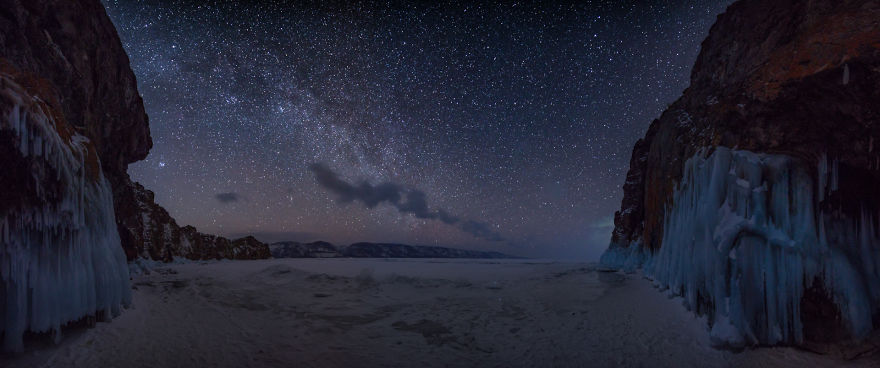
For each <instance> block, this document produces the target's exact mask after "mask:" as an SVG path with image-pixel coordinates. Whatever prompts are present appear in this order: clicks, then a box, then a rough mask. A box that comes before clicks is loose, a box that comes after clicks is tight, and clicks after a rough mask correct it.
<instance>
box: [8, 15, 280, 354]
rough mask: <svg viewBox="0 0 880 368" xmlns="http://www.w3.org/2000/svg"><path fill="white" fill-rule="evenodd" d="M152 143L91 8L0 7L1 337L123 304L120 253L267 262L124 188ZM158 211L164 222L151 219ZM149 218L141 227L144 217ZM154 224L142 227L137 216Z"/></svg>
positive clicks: (133, 89) (120, 61)
mask: <svg viewBox="0 0 880 368" xmlns="http://www.w3.org/2000/svg"><path fill="white" fill-rule="evenodd" d="M151 146H152V140H151V138H150V132H149V126H148V121H147V115H146V113H145V112H144V107H143V102H142V100H141V97H140V95H139V94H138V91H137V84H136V82H135V76H134V73H133V72H132V70H131V68H130V67H129V61H128V56H126V54H125V51H124V50H123V48H122V44H121V43H120V40H119V37H118V36H117V34H116V30H115V28H114V27H113V24H112V23H111V22H110V19H109V18H108V17H107V15H106V13H105V10H104V7H103V6H102V5H101V3H100V2H99V1H97V0H27V1H23V0H0V173H2V174H0V188H2V190H0V270H2V272H0V336H2V337H3V349H4V350H10V351H20V350H21V349H22V348H23V345H22V339H21V337H22V335H23V334H24V332H25V331H33V332H49V331H54V335H55V336H56V338H60V336H61V335H60V329H61V327H62V326H64V325H65V324H67V323H70V322H74V321H76V320H78V319H80V318H84V317H87V316H93V317H95V316H96V317H103V316H111V315H115V314H118V313H119V311H120V307H121V306H124V305H126V304H128V303H129V302H130V297H131V294H130V293H131V291H130V285H129V277H128V269H127V266H126V263H125V259H126V256H125V253H124V252H123V250H122V247H121V246H120V245H121V244H125V245H127V247H126V248H127V251H128V253H129V255H130V257H134V256H136V255H141V256H144V257H150V258H154V259H166V260H167V259H170V257H171V256H176V255H179V256H184V257H188V258H197V259H206V258H236V259H251V258H267V257H269V251H268V247H267V246H266V245H265V244H262V243H259V242H257V241H256V240H255V239H253V238H244V239H239V240H235V241H229V240H227V239H224V238H218V237H213V236H209V235H204V234H200V233H198V232H196V231H195V229H193V228H183V229H180V228H178V227H177V225H176V224H175V223H174V220H173V219H171V218H170V217H168V214H167V213H166V212H165V211H164V210H162V209H161V207H159V206H158V205H156V204H155V202H153V200H152V194H151V193H149V191H146V190H145V189H143V187H141V186H140V185H137V184H136V183H132V182H131V180H130V179H129V177H128V174H127V173H126V170H127V168H128V164H129V163H132V162H135V161H137V160H141V159H143V158H145V157H146V155H147V153H148V152H149V150H150V148H151ZM162 215H164V217H163V216H162ZM151 216H153V217H151ZM146 218H155V220H153V221H140V222H139V221H138V220H137V219H146Z"/></svg>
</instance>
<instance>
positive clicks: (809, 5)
mask: <svg viewBox="0 0 880 368" xmlns="http://www.w3.org/2000/svg"><path fill="white" fill-rule="evenodd" d="M878 138H880V3H878V2H876V1H831V0H818V1H796V0H773V1H761V0H742V1H738V2H736V3H734V4H733V5H731V6H730V7H729V8H728V9H727V11H726V12H725V13H724V14H722V15H720V16H719V17H718V20H717V22H716V23H715V25H714V26H713V27H712V29H711V31H710V33H709V36H708V37H707V38H706V40H705V41H703V44H702V47H701V52H700V55H699V56H698V58H697V61H696V64H695V65H694V69H693V72H692V74H691V85H690V87H689V88H688V89H687V90H686V91H685V92H684V94H683V95H682V97H681V98H679V99H678V100H677V101H675V102H674V103H673V104H672V105H671V106H669V108H668V109H667V110H666V111H664V112H663V113H662V115H661V116H660V118H659V119H657V120H655V121H654V122H653V123H652V124H651V126H650V128H649V129H648V132H647V134H646V136H645V138H644V139H642V140H639V141H638V143H636V146H635V148H634V149H633V154H632V159H631V161H630V169H629V172H628V173H627V179H626V180H627V181H626V183H625V184H624V199H623V202H622V205H621V209H620V211H618V212H616V213H615V217H614V224H615V229H614V232H613V234H612V239H611V245H610V247H609V250H608V251H606V253H605V254H604V255H603V258H602V261H603V263H605V264H608V265H611V266H615V267H624V268H634V267H643V266H644V268H645V269H646V271H647V273H650V274H652V277H654V278H655V281H656V282H657V283H658V284H659V285H660V286H661V287H669V288H670V289H672V290H671V291H672V292H673V293H676V294H680V295H683V296H685V297H686V299H687V300H689V302H688V304H689V306H690V308H692V309H693V310H695V311H696V312H698V313H701V314H707V315H709V316H710V324H712V325H713V326H719V328H718V329H717V331H716V332H717V335H718V336H720V335H721V334H722V332H724V331H722V328H721V327H724V326H722V325H724V324H730V325H731V326H729V327H730V330H731V331H733V332H731V334H732V336H733V335H738V336H736V337H737V338H740V339H741V341H740V343H745V344H756V343H804V342H810V341H827V340H839V339H844V338H851V337H856V338H858V337H861V336H864V335H865V334H866V333H867V331H870V330H871V328H872V327H873V325H874V323H876V322H877V321H878V320H880V318H878V317H880V315H878V314H877V312H878V305H880V273H878V270H880V241H878V240H877V239H878V238H877V229H878V220H880V151H878V149H877V148H878V147H875V145H877V144H878V143H880V142H877V140H878ZM724 147H729V148H736V150H735V151H729V150H727V148H724ZM719 149H721V150H722V151H724V152H722V153H721V154H720V155H719V156H716V155H715V153H716V152H718V150H719ZM725 152H726V153H725ZM749 160H756V161H754V162H752V161H749ZM755 162H756V163H755ZM721 167H723V168H726V169H729V170H730V171H729V173H727V174H726V175H728V176H729V177H730V178H731V180H732V181H731V180H728V179H726V178H724V177H723V175H722V174H718V173H716V174H714V175H721V176H719V177H718V178H717V179H716V180H714V181H705V182H704V181H702V179H700V175H710V173H712V172H713V169H712V168H716V169H717V168H721ZM715 171H717V170H715ZM783 172H784V173H786V174H785V175H790V177H787V178H782V177H777V176H775V175H777V174H778V175H782V174H781V173H783ZM748 173H752V174H748ZM801 174H803V175H804V177H802V178H800V179H797V180H798V181H797V182H794V183H795V184H797V185H791V184H790V182H789V181H785V180H790V181H792V182H793V180H795V179H793V178H792V177H791V176H798V175H801ZM749 175H751V176H749ZM685 179H686V180H685ZM737 179H739V181H738V180H737ZM730 183H732V184H730ZM737 188H743V190H752V191H754V193H758V192H762V191H765V192H766V191H768V190H770V189H771V188H788V189H789V191H788V192H779V193H776V192H766V193H765V194H763V195H764V197H761V198H758V197H757V194H755V195H754V196H751V197H748V196H747V197H739V196H738V194H736V193H738V192H736V191H737V190H741V189H737ZM802 189H803V190H804V192H802V191H801V190H802ZM780 190H781V189H780ZM709 193H727V194H726V195H722V196H720V197H718V198H717V199H718V203H717V205H718V208H715V209H713V211H715V213H712V214H710V215H711V216H709V215H707V214H706V212H705V211H706V210H705V209H700V208H698V207H699V205H698V204H695V203H681V202H676V199H677V198H678V199H679V200H684V199H685V198H687V199H689V200H691V201H697V202H703V201H707V200H710V199H714V197H712V198H710V197H711V196H713V195H714V194H712V195H710V194H709ZM800 195H805V196H806V197H798V196H800ZM736 198H740V199H741V200H740V202H739V203H737V202H736ZM796 198H800V199H801V200H804V201H807V200H806V199H804V198H809V201H808V202H809V203H808V205H805V206H803V207H799V206H800V204H798V203H794V201H795V200H796ZM786 201H787V202H788V204H785V203H786ZM744 203H750V204H752V205H751V207H749V206H743V204H744ZM740 207H742V208H740ZM685 208H690V209H692V211H690V210H688V211H685ZM756 208H764V209H767V210H768V211H771V213H770V214H758V213H756V211H757V210H756ZM737 209H738V210H739V211H741V212H742V213H740V214H736V213H735V212H736V211H737ZM700 211H703V212H700ZM721 211H732V212H730V213H734V214H735V215H736V216H738V217H736V216H733V215H730V216H728V215H726V214H721ZM772 211H777V212H772ZM786 211H787V212H789V213H782V212H786ZM797 211H800V212H805V211H808V212H810V213H812V215H811V216H806V217H802V218H800V219H801V220H802V223H798V224H791V226H790V227H789V228H785V227H784V226H782V225H781V224H782V223H784V222H785V221H788V220H787V219H789V218H792V216H797V215H798V214H796V213H794V212H797ZM765 215H766V216H765ZM789 215H791V216H789ZM801 215H803V213H801ZM675 216H679V217H675ZM688 216H690V217H688ZM760 216H765V217H760ZM735 217H736V218H738V219H741V220H742V223H741V224H740V225H736V224H738V223H737V222H736V221H735ZM759 217H760V218H759ZM706 218H713V219H717V221H718V222H715V223H705V224H700V225H694V226H702V227H700V229H702V231H704V232H709V233H708V234H709V235H708V236H706V237H703V235H694V236H691V237H689V238H682V237H680V236H679V235H680V234H668V233H669V232H671V231H675V232H680V231H687V230H682V229H683V227H681V226H684V224H686V223H688V222H689V221H690V222H691V223H694V222H700V221H706V220H705V219H706ZM783 218H785V219H786V220H783ZM722 221H731V223H721V222H722ZM749 221H751V225H749V226H746V225H745V224H746V223H748V222H749ZM728 225H730V226H734V225H736V226H741V227H740V228H738V229H739V231H738V232H734V233H731V234H728V235H729V236H730V237H732V239H727V238H725V236H726V235H725V234H726V233H725V231H726V230H729V229H728V228H726V227H725V226H728ZM750 226H751V228H750V229H751V230H748V229H747V228H749V227H750ZM688 229H693V228H688ZM770 230H773V231H776V232H775V233H773V234H770ZM807 230H809V231H807ZM753 238H754V239H759V240H760V242H763V244H766V249H777V248H778V249H777V250H780V249H781V250H783V251H784V253H786V254H794V255H795V256H793V257H788V256H779V257H775V256H771V255H769V254H765V255H764V256H761V257H758V258H756V259H763V260H764V261H760V262H765V261H766V262H769V263H767V264H762V265H760V266H762V267H764V268H765V269H764V271H763V273H761V274H759V275H757V276H755V277H758V278H759V279H761V280H764V281H765V283H764V284H762V283H760V282H759V283H757V284H755V285H758V286H757V287H759V288H764V290H765V291H766V290H771V289H769V288H770V286H767V284H766V282H770V281H768V280H773V279H771V278H770V277H769V276H768V275H769V274H770V273H774V274H775V275H777V276H778V275H781V274H785V275H788V276H792V277H795V278H797V277H801V278H802V279H803V280H800V281H797V280H795V281H791V283H790V284H786V285H784V286H782V283H783V282H782V281H779V282H780V284H779V285H771V286H772V287H779V289H778V290H777V289H773V290H776V291H779V292H783V293H789V294H790V298H789V299H787V300H783V301H780V302H779V303H778V306H779V307H780V308H790V309H789V310H788V311H787V312H785V313H782V312H780V315H779V318H781V319H782V321H779V323H778V324H776V325H773V324H772V323H771V322H768V321H767V320H766V319H765V320H762V322H761V323H763V324H764V326H759V324H760V323H759V322H757V321H758V320H760V319H761V318H759V317H758V316H756V315H752V314H749V313H753V314H759V313H765V314H766V313H768V312H767V311H768V310H772V308H771V307H777V305H773V306H771V304H773V303H775V302H772V301H769V300H768V298H767V297H766V296H760V295H759V294H760V293H758V294H757V295H746V296H742V299H741V300H737V301H736V303H740V304H741V305H739V306H733V307H731V306H730V305H729V304H730V303H731V302H730V301H729V300H730V299H724V298H730V297H732V296H733V291H732V289H735V287H733V286H732V285H734V284H736V285H740V284H741V283H742V282H743V280H744V277H745V276H744V273H747V271H744V270H745V268H743V267H746V266H747V265H745V262H746V260H745V259H744V258H743V257H744V256H743V254H742V253H745V252H747V250H748V249H751V248H755V247H761V246H760V245H758V244H754V245H749V246H743V244H746V243H750V242H752V240H750V239H753ZM701 239H702V240H701ZM780 239H785V240H786V241H785V242H782V243H780V242H777V241H779V240H780ZM727 241H729V242H730V244H729V246H730V249H729V251H730V253H729V254H723V255H719V254H716V253H718V252H720V250H718V249H720V247H721V245H720V244H721V243H724V242H727ZM760 242H758V243H760ZM667 243H668V244H667ZM783 243H784V244H783ZM682 244H684V245H682ZM774 244H775V245H774ZM684 249H690V252H691V253H690V254H689V255H688V253H686V252H684ZM700 249H715V250H713V251H711V252H708V253H706V256H707V257H721V259H723V260H724V261H723V262H721V261H719V262H715V261H714V260H713V261H711V262H710V263H712V264H716V263H717V264H718V265H719V266H718V267H719V268H717V269H713V270H708V271H707V270H703V271H705V272H708V274H705V275H704V274H700V272H703V271H700V272H697V271H694V270H693V266H694V265H703V264H706V263H707V261H706V260H705V259H698V258H697V256H696V254H697V253H694V252H695V250H700ZM753 251H756V250H754V249H753ZM676 252H682V253H681V254H678V253H676ZM768 252H769V251H768ZM673 253H675V256H677V257H681V258H680V259H677V260H676V261H674V262H672V261H670V259H671V258H670V257H673ZM699 254H702V253H699ZM738 256H739V258H737V257H738ZM774 257H775V258H774ZM746 258H747V257H746ZM713 259H714V258H713ZM756 262H757V261H756ZM793 263H798V264H799V265H802V266H803V267H801V266H798V267H795V268H797V269H796V270H795V269H792V268H790V267H789V266H790V265H791V264H793ZM752 266H754V267H758V265H752ZM670 269H675V270H680V271H682V272H672V273H670ZM687 270H690V273H688V272H686V271H687ZM716 273H720V274H716ZM725 273H726V274H725ZM843 274H846V275H847V276H846V277H847V278H851V280H849V281H846V282H843V281H842V279H843V276H842V275H843ZM835 277H836V279H834V280H832V278H835ZM776 280H777V281H778V280H779V279H776ZM710 282H717V283H718V285H722V286H723V285H726V286H725V287H721V289H724V290H723V291H713V290H715V289H714V287H709V286H706V285H705V284H706V283H710ZM786 282H787V281H786ZM701 283H702V284H701ZM761 285H764V286H761ZM844 289H846V290H844ZM746 304H753V305H757V306H758V307H755V308H751V307H749V308H744V309H742V310H739V312H743V313H745V315H741V316H739V315H733V316H732V315H731V314H736V313H739V312H733V311H734V310H736V309H737V308H739V307H740V306H742V305H746ZM856 306H858V307H856ZM832 307H833V308H832ZM862 307H863V308H866V309H867V310H864V311H857V310H856V309H857V308H862ZM817 311H821V313H820V312H817ZM832 311H833V313H832ZM847 313H849V314H847ZM829 314H831V315H832V316H831V317H829ZM856 315H858V316H856ZM716 317H717V318H716ZM722 319H733V322H729V323H728V322H727V321H725V322H723V323H721V322H718V321H721V320H722ZM816 326H826V327H828V328H816ZM832 327H833V328H832ZM774 329H778V331H775V330H774ZM822 331H828V332H827V333H826V332H822ZM734 340H735V339H734Z"/></svg>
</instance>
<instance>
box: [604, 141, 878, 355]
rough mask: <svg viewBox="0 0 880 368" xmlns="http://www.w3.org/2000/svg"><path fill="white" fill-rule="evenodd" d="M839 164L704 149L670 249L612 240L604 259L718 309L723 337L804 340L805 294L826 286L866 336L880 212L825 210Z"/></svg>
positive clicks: (713, 313)
mask: <svg viewBox="0 0 880 368" xmlns="http://www.w3.org/2000/svg"><path fill="white" fill-rule="evenodd" d="M710 152H711V153H710ZM836 168H837V163H836V161H834V160H829V159H828V158H826V157H825V156H824V155H823V156H822V158H821V159H820V160H819V167H818V168H812V167H810V166H809V165H807V164H805V163H804V162H803V161H801V160H798V159H796V158H793V157H789V156H785V155H771V154H756V153H752V152H748V151H738V150H731V149H728V148H724V147H717V148H714V149H713V150H707V149H703V150H701V151H700V152H698V153H697V154H696V155H695V156H694V157H692V158H690V159H689V160H688V161H687V162H686V163H685V165H684V172H683V176H682V180H681V182H680V183H679V185H678V187H677V189H676V191H675V193H674V197H673V201H672V204H671V205H670V206H668V207H667V209H666V216H665V219H664V224H663V237H662V243H661V244H662V246H661V247H660V249H659V251H656V252H655V253H653V254H652V253H651V252H650V251H647V250H642V249H644V248H642V247H639V246H637V244H630V245H629V246H628V247H620V246H612V247H610V248H609V250H608V251H607V252H606V253H605V254H604V255H603V257H602V262H603V263H604V264H606V265H609V266H612V267H616V268H627V269H634V268H636V267H639V266H642V267H643V269H644V273H645V275H647V276H648V277H650V278H652V279H653V280H654V281H655V284H656V285H657V286H659V287H661V288H664V289H667V288H668V289H669V291H670V293H672V294H675V295H680V296H682V297H683V298H684V303H685V306H687V307H688V308H689V309H691V310H693V311H695V312H696V313H698V314H705V315H707V316H708V317H709V323H710V325H711V334H712V338H713V340H714V341H715V342H716V343H719V344H727V345H733V346H742V345H746V344H777V343H801V342H803V340H804V324H805V323H806V322H808V321H805V318H804V316H803V311H802V310H801V308H802V298H803V297H804V293H805V291H806V290H808V289H810V288H815V287H816V286H819V288H818V290H820V291H821V292H823V293H825V294H826V295H827V298H828V299H829V300H830V301H831V302H832V303H833V304H834V306H835V307H836V309H837V310H838V312H839V318H840V320H841V323H842V327H843V328H844V329H845V330H846V331H847V332H848V333H849V334H850V335H852V336H854V337H862V336H865V335H866V334H867V333H868V332H870V331H871V328H872V312H873V311H874V310H876V308H877V306H878V304H880V273H878V271H880V251H878V250H877V248H874V247H873V244H878V243H880V239H878V222H877V220H878V216H877V214H876V213H875V212H874V211H872V210H869V209H863V210H862V214H861V217H860V218H848V217H846V216H845V215H843V214H841V213H840V212H839V211H834V210H833V209H828V210H824V209H823V208H825V207H828V206H823V204H824V203H823V201H824V199H825V198H828V196H829V195H830V194H831V193H833V192H834V191H836V190H837V189H838V188H837V170H836Z"/></svg>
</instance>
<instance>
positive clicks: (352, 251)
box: [269, 241, 516, 258]
mask: <svg viewBox="0 0 880 368" xmlns="http://www.w3.org/2000/svg"><path fill="white" fill-rule="evenodd" d="M269 247H270V249H271V250H272V256H273V257H275V258H335V257H351V258H516V257H512V256H509V255H506V254H502V253H498V252H482V251H476V250H466V249H455V248H446V247H432V246H421V245H407V244H393V243H366V242H361V243H354V244H352V245H349V246H341V247H336V246H334V245H333V244H330V243H328V242H324V241H316V242H312V243H305V244H303V243H298V242H278V243H274V244H271V245H270V246H269Z"/></svg>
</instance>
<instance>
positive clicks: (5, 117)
mask: <svg viewBox="0 0 880 368" xmlns="http://www.w3.org/2000/svg"><path fill="white" fill-rule="evenodd" d="M0 82H2V83H0V86H3V87H4V88H3V89H0V132H3V131H6V132H7V133H11V134H12V136H13V137H15V146H16V148H17V149H18V151H19V152H20V154H21V157H23V158H25V159H26V160H27V162H28V165H29V171H30V172H31V173H32V176H31V177H22V178H18V180H22V181H31V183H29V184H28V186H31V187H33V188H35V194H34V195H35V196H36V198H34V199H35V200H33V201H28V202H27V203H28V204H22V205H15V206H13V207H12V208H4V209H0V241H2V243H0V335H2V336H3V350H6V351H21V350H22V349H23V343H22V336H23V334H24V332H25V331H34V332H53V333H54V336H55V338H56V339H57V338H60V329H61V327H62V326H63V325H65V324H66V323H68V322H71V321H76V320H79V319H81V318H83V317H85V316H89V315H101V316H108V317H109V316H111V315H117V314H119V312H120V306H125V305H127V304H128V303H130V301H131V290H130V284H129V275H128V267H127V265H126V262H125V255H124V253H123V251H122V248H121V246H120V241H119V234H118V233H117V229H116V221H115V218H114V213H113V196H112V192H111V189H110V186H109V184H108V182H107V180H106V179H105V178H104V176H103V173H102V171H101V169H100V163H99V162H98V161H97V155H96V154H95V151H94V149H93V148H91V145H90V144H89V143H88V139H87V138H85V137H84V136H82V135H79V134H77V133H76V132H73V131H72V129H70V128H69V127H68V126H67V125H66V123H65V122H63V121H57V120H56V118H54V117H53V116H54V115H53V114H52V110H51V108H50V107H49V106H48V105H47V104H45V103H44V102H42V101H40V100H39V99H37V98H34V97H30V96H29V94H28V93H26V92H25V91H24V90H23V89H22V88H21V87H20V86H18V85H17V84H16V83H15V82H13V81H12V80H11V79H9V78H7V77H5V76H3V75H0ZM4 159H7V160H11V159H12V158H4ZM22 203H26V202H25V201H23V202H22Z"/></svg>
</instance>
